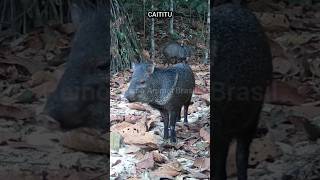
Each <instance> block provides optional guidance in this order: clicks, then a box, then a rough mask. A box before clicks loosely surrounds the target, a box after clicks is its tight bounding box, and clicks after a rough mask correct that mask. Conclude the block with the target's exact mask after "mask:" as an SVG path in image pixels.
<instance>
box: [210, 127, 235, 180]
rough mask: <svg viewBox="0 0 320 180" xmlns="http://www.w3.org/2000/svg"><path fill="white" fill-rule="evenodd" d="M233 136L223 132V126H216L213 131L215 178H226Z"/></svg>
mask: <svg viewBox="0 0 320 180" xmlns="http://www.w3.org/2000/svg"><path fill="white" fill-rule="evenodd" d="M230 141H231V138H229V137H227V136H225V135H224V134H223V130H222V128H221V127H215V130H214V133H213V151H212V152H213V179H214V180H226V179H227V172H226V161H227V156H228V151H229V144H230Z"/></svg>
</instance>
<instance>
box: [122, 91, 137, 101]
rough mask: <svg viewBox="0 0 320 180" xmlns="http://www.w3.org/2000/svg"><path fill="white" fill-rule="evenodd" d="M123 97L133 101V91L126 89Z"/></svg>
mask: <svg viewBox="0 0 320 180" xmlns="http://www.w3.org/2000/svg"><path fill="white" fill-rule="evenodd" d="M124 97H125V98H126V99H127V100H128V101H129V102H134V101H135V100H134V99H135V98H134V97H135V92H134V90H130V89H128V90H127V91H126V92H125V93H124Z"/></svg>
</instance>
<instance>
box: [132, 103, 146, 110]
mask: <svg viewBox="0 0 320 180" xmlns="http://www.w3.org/2000/svg"><path fill="white" fill-rule="evenodd" d="M128 107H129V108H130V109H134V110H138V111H146V108H145V107H144V106H143V105H142V104H140V103H130V104H128Z"/></svg>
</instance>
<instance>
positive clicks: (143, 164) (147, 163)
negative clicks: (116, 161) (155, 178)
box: [136, 153, 154, 170]
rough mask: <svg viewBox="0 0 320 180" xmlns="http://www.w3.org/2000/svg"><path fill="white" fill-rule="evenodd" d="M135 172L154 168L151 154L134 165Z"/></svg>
mask: <svg viewBox="0 0 320 180" xmlns="http://www.w3.org/2000/svg"><path fill="white" fill-rule="evenodd" d="M136 167H137V170H142V169H149V168H153V167H154V160H153V153H147V154H146V155H145V156H144V159H143V160H142V161H140V162H138V163H137V164H136Z"/></svg>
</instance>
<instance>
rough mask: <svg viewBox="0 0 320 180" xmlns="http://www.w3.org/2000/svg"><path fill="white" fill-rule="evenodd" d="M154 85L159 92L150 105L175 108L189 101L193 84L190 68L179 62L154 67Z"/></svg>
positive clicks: (169, 108)
mask: <svg viewBox="0 0 320 180" xmlns="http://www.w3.org/2000/svg"><path fill="white" fill-rule="evenodd" d="M154 82H155V83H156V84H157V85H156V86H155V87H156V88H160V89H161V90H160V94H159V96H158V97H157V98H156V100H155V102H151V103H150V104H152V105H158V106H162V107H164V108H165V109H167V110H177V108H181V107H182V106H183V105H185V104H187V103H189V102H190V99H191V97H192V92H193V89H194V86H195V81H194V76H193V72H192V69H191V68H190V66H189V65H188V64H185V63H179V64H176V65H174V66H171V67H169V68H167V69H158V68H157V69H155V72H154Z"/></svg>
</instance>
